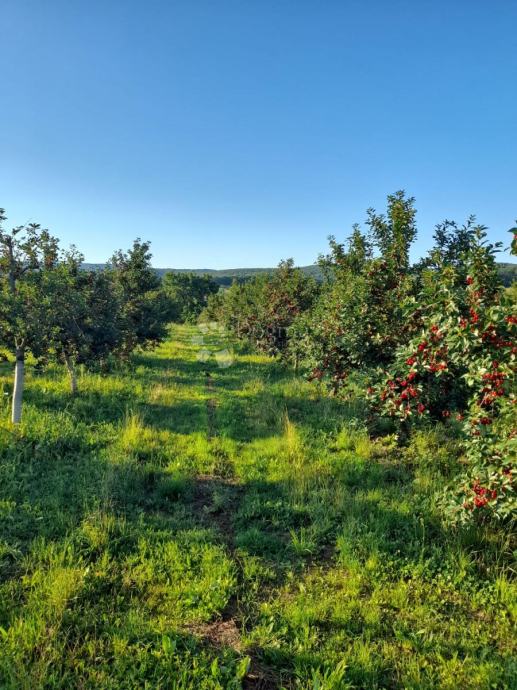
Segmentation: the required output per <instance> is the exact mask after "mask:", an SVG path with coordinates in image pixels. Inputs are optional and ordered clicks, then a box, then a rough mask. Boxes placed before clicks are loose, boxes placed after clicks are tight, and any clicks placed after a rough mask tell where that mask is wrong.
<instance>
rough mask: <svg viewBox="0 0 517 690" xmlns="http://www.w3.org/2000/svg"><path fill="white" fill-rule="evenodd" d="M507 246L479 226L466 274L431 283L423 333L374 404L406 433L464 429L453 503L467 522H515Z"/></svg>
mask: <svg viewBox="0 0 517 690" xmlns="http://www.w3.org/2000/svg"><path fill="white" fill-rule="evenodd" d="M498 248H499V247H498V245H495V246H494V245H492V244H489V243H488V242H487V241H486V232H485V229H484V228H483V227H477V228H472V229H471V234H470V246H469V248H468V250H467V251H466V253H465V256H464V262H463V263H462V265H461V266H460V267H459V268H458V267H455V266H454V265H450V266H448V267H446V268H443V270H442V271H441V272H440V276H439V278H438V280H437V275H436V269H431V270H430V272H428V273H427V275H424V276H423V288H422V292H421V294H420V295H419V297H418V298H416V299H415V300H414V304H413V307H414V310H413V313H416V312H418V321H419V327H420V328H419V330H420V332H419V333H418V334H417V335H415V337H413V338H412V339H411V340H410V342H409V343H408V344H407V345H405V346H404V347H401V348H399V350H398V351H397V355H396V358H395V361H394V363H393V365H392V366H391V367H389V369H388V370H386V371H385V373H384V376H383V380H382V381H381V383H379V384H378V385H377V386H376V387H374V388H373V389H372V391H371V398H372V401H373V403H374V406H375V407H376V408H377V409H378V410H379V411H380V412H381V413H383V414H386V415H389V416H392V417H396V418H398V419H399V420H402V421H403V422H404V423H405V425H406V428H407V427H408V426H410V425H412V424H414V423H418V421H419V420H422V419H426V418H432V419H434V420H439V419H444V420H446V419H448V418H450V417H455V418H456V419H457V420H460V421H462V422H463V433H464V440H465V451H466V460H467V470H466V472H465V475H464V476H463V477H461V478H459V479H458V480H457V481H456V482H455V485H454V487H451V488H450V490H449V491H448V493H447V497H446V499H445V503H446V507H447V509H448V513H449V515H450V516H451V517H452V518H453V519H454V520H455V521H458V522H465V521H468V520H470V519H472V517H473V516H478V517H480V518H482V519H483V518H486V517H488V516H494V517H497V518H508V517H510V516H511V515H512V514H515V508H516V494H515V484H514V479H515V466H514V463H513V462H512V460H511V458H512V456H513V457H515V450H516V443H517V433H516V427H515V402H516V396H515V373H516V355H517V347H516V342H515V329H516V325H517V316H516V313H515V305H514V304H512V303H511V302H510V301H509V299H508V298H507V296H506V294H505V291H504V289H503V288H502V286H501V285H500V283H499V280H498V278H497V271H496V264H495V259H494V256H495V253H496V251H497V250H498ZM424 273H425V272H424ZM462 274H463V275H462ZM410 313H411V312H408V314H410Z"/></svg>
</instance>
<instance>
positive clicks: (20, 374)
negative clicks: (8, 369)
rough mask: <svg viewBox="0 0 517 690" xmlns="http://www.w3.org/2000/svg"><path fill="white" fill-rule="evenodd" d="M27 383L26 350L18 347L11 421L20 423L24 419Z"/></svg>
mask: <svg viewBox="0 0 517 690" xmlns="http://www.w3.org/2000/svg"><path fill="white" fill-rule="evenodd" d="M24 383H25V352H24V351H23V350H20V349H18V348H17V349H16V364H15V369H14V389H13V405H12V414H11V421H12V423H13V424H19V423H20V422H21V419H22V400H23V386H24Z"/></svg>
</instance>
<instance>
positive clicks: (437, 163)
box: [0, 0, 517, 268]
mask: <svg viewBox="0 0 517 690" xmlns="http://www.w3.org/2000/svg"><path fill="white" fill-rule="evenodd" d="M0 26H1V40H0V85H1V91H0V93H1V105H0V206H4V207H5V208H6V210H7V213H8V216H9V222H10V224H13V225H14V224H18V223H22V222H25V221H26V220H34V221H39V222H41V223H42V224H43V225H45V226H48V227H49V228H50V229H51V230H53V231H54V233H55V234H57V235H58V236H59V237H60V238H61V239H62V241H63V242H64V243H65V244H69V243H71V242H74V243H76V244H77V245H78V246H79V248H80V249H81V250H82V251H83V252H84V253H85V255H86V258H87V260H89V261H103V260H105V259H107V258H108V257H109V256H110V255H111V253H112V252H113V250H115V249H117V248H119V247H127V246H129V245H130V243H131V241H132V239H133V238H134V237H136V236H141V237H143V238H146V239H150V240H151V241H152V244H153V252H154V263H155V265H157V266H173V267H196V268H197V267H212V268H228V267H241V266H269V265H273V264H276V263H277V262H278V261H279V260H280V259H281V258H285V257H289V256H293V257H294V259H295V260H296V262H297V263H299V264H307V263H312V262H313V261H314V260H315V258H316V257H317V255H318V253H319V252H320V251H324V250H325V248H326V244H327V243H326V237H327V235H329V234H335V235H336V236H338V237H343V238H344V237H345V236H347V235H348V233H349V231H350V226H351V224H352V223H353V222H356V221H358V222H360V221H362V220H364V217H365V210H366V208H367V207H369V206H374V207H376V208H377V209H382V208H383V206H384V202H385V197H386V195H387V194H388V193H389V192H392V191H395V190H397V189H400V188H404V189H406V190H407V192H408V193H410V194H411V195H413V196H415V197H416V199H417V208H418V220H419V238H418V241H417V243H416V245H415V248H414V256H415V257H416V256H418V255H421V254H422V253H424V252H425V251H426V250H427V248H428V247H429V245H430V240H431V237H432V231H433V227H434V225H435V223H436V222H438V221H439V220H440V219H443V218H445V217H448V218H454V219H457V220H463V219H464V218H465V217H466V216H467V215H468V214H469V213H475V214H476V215H477V217H478V219H479V221H481V222H483V223H485V224H486V225H489V226H490V237H491V239H493V240H503V241H505V243H506V244H507V243H508V238H509V235H508V234H507V232H506V231H507V229H508V228H509V227H511V226H512V225H513V221H514V219H515V218H516V217H517V3H516V2H514V1H513V0H508V1H505V0H495V1H493V2H489V1H488V0H483V1H479V0H478V1H476V0H455V1H454V2H450V0H448V1H445V0H434V2H426V0H419V1H418V2H414V1H413V2H399V1H397V0H390V2H386V1H385V0H377V1H374V0H363V1H361V2H349V1H347V0H292V1H288V0H185V1H179V0H176V1H174V0H169V1H168V2H165V1H163V2H157V1H153V0H148V1H146V2H143V1H141V2H132V1H131V0H104V1H103V2H97V1H96V0H89V1H88V2H79V1H77V2H76V1H71V0H67V1H66V2H65V1H63V2H61V1H59V0H46V1H45V2H41V0H37V1H33V2H29V1H27V0H0Z"/></svg>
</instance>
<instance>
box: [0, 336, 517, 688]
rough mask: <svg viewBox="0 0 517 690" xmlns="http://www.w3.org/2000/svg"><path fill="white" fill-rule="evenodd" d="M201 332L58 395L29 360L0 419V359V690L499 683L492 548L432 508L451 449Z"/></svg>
mask: <svg viewBox="0 0 517 690" xmlns="http://www.w3.org/2000/svg"><path fill="white" fill-rule="evenodd" d="M220 338H221V337H220V336H219V335H218V334H217V333H215V334H213V335H203V334H202V333H201V332H200V331H199V329H197V328H195V327H188V326H174V327H173V328H172V330H171V335H170V338H169V339H167V341H166V342H165V343H164V344H163V345H161V346H160V347H159V348H158V349H156V350H155V351H154V352H151V353H145V354H142V355H138V356H136V357H135V358H134V359H133V361H132V363H131V365H130V366H128V367H127V368H125V369H124V368H120V369H116V370H115V371H114V372H112V373H110V374H108V375H100V374H92V373H85V372H83V373H81V375H80V376H79V394H78V395H77V396H76V397H72V396H71V395H70V393H69V383H68V380H67V378H66V375H65V372H64V370H63V369H61V368H60V367H58V366H54V367H52V366H51V367H48V368H44V369H38V368H31V367H28V369H29V371H28V375H27V389H26V394H25V401H24V418H23V422H22V424H21V425H20V427H19V428H15V427H12V426H11V425H10V423H9V421H8V420H9V410H8V402H9V395H10V392H11V388H12V367H11V365H10V364H3V365H1V369H0V394H1V402H0V406H1V407H0V415H1V422H0V688H2V689H5V690H11V689H13V690H14V689H16V690H18V689H23V690H39V689H40V688H42V689H43V688H45V689H46V688H49V689H50V688H52V689H54V688H56V689H57V688H62V689H66V690H72V689H76V688H77V689H81V690H82V689H85V690H86V689H89V688H100V689H102V690H110V689H117V690H118V689H122V688H124V689H137V688H138V689H140V688H148V689H149V690H151V689H152V690H157V689H164V690H165V689H168V690H180V689H186V688H192V689H195V690H198V689H199V690H203V689H214V690H215V689H216V688H220V689H226V688H228V689H231V688H265V689H268V688H286V689H287V688H289V689H290V688H300V689H304V690H338V689H342V688H343V689H345V688H368V689H370V688H371V689H375V688H379V689H380V688H429V689H436V688H444V689H445V688H447V689H450V690H458V689H468V688H472V689H473V690H482V689H484V688H486V689H489V688H515V687H516V678H517V662H516V642H515V639H516V638H515V627H514V621H515V618H514V617H515V612H516V604H515V602H516V601H517V597H516V588H515V585H514V584H512V576H513V575H514V574H515V573H514V569H513V567H514V566H513V565H512V563H513V561H512V553H511V547H510V539H509V537H508V535H506V534H505V532H504V531H503V530H500V531H497V532H495V531H490V530H489V529H488V528H485V529H482V528H471V529H470V530H467V531H465V530H463V531H457V532H456V531H454V530H450V529H449V530H445V529H444V528H443V527H442V525H441V522H440V519H439V513H438V510H437V509H436V506H435V505H434V498H433V496H434V495H435V491H436V488H437V487H441V486H443V484H444V482H446V481H447V478H448V476H449V473H450V474H452V473H453V472H454V471H455V468H454V463H455V462H456V460H454V458H456V457H457V449H456V448H455V447H453V441H451V440H450V439H448V438H446V437H445V436H442V435H441V434H443V432H441V431H440V427H439V425H436V426H435V427H434V429H432V430H431V429H430V430H429V431H420V432H416V433H415V435H414V437H413V438H412V441H411V444H410V445H409V446H408V447H406V448H400V447H397V445H396V443H395V442H394V438H393V437H392V436H391V435H390V434H389V433H385V434H384V435H382V436H379V438H378V439H376V440H372V439H371V438H370V436H369V435H368V433H367V430H366V428H367V419H366V415H367V411H366V409H365V408H364V403H363V402H361V401H360V400H359V398H358V399H357V400H356V399H354V397H353V395H350V396H349V399H347V400H338V399H333V398H329V397H328V396H327V395H326V394H325V392H324V391H323V389H321V390H320V388H319V384H317V383H309V382H307V381H305V380H304V379H303V378H301V377H297V376H296V375H295V374H294V373H293V372H292V370H290V369H289V368H287V367H284V366H283V365H281V364H280V363H278V362H277V361H276V360H273V359H269V358H267V357H265V356H262V355H257V354H253V353H251V352H249V351H247V350H246V349H245V348H243V346H240V345H234V346H233V357H234V359H233V361H230V360H226V359H225V360H224V362H221V361H220V362H219V363H218V361H217V360H216V359H215V358H214V357H213V356H212V357H210V359H208V360H207V361H202V360H203V359H205V358H206V356H207V354H208V353H209V352H212V353H220V352H221V351H222V350H225V349H227V348H232V345H231V343H230V344H229V343H228V342H225V341H224V340H221V339H220ZM221 363H224V364H229V366H219V364H221ZM388 431H389V430H388ZM451 458H452V460H451Z"/></svg>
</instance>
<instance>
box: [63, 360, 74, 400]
mask: <svg viewBox="0 0 517 690" xmlns="http://www.w3.org/2000/svg"><path fill="white" fill-rule="evenodd" d="M65 363H66V368H67V369H68V374H69V376H70V392H71V393H72V395H75V394H76V393H77V372H76V370H75V365H74V362H73V360H72V358H71V357H69V356H68V355H65Z"/></svg>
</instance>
